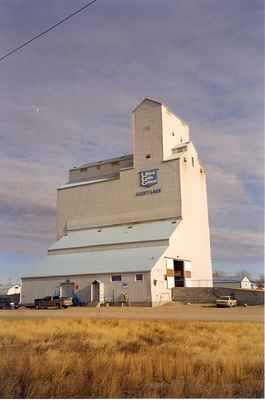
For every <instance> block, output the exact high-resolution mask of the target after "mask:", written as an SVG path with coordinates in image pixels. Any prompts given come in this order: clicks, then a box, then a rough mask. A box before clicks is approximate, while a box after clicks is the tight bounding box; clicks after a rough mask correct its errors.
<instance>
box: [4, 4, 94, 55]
mask: <svg viewBox="0 0 265 400" xmlns="http://www.w3.org/2000/svg"><path fill="white" fill-rule="evenodd" d="M96 1H97V0H92V1H90V2H89V3H87V4H85V5H84V6H83V7H81V8H79V9H78V10H76V11H74V12H72V13H71V14H69V15H67V17H65V18H63V19H61V20H60V21H58V22H56V24H54V25H52V26H50V27H49V28H47V29H45V31H43V32H40V33H38V34H37V35H35V36H33V37H32V38H31V39H29V40H27V41H26V42H24V43H22V44H21V45H19V46H17V47H15V48H14V49H13V50H10V51H9V52H8V53H6V54H4V55H3V56H2V57H0V62H1V61H3V60H5V59H6V58H7V57H9V56H11V55H12V54H14V53H16V52H17V51H19V50H21V49H23V47H26V46H27V45H28V44H30V43H31V42H33V41H34V40H36V39H39V38H40V37H41V36H44V35H46V33H48V32H50V31H52V30H53V29H54V28H57V26H59V25H61V24H63V23H64V22H66V21H68V20H69V19H70V18H73V17H74V16H75V15H77V14H79V13H81V12H82V11H84V10H85V9H86V8H88V7H89V6H91V5H92V4H93V3H95V2H96Z"/></svg>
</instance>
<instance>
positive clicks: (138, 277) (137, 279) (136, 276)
mask: <svg viewBox="0 0 265 400" xmlns="http://www.w3.org/2000/svg"><path fill="white" fill-rule="evenodd" d="M135 280H136V281H143V280H144V276H143V274H136V275H135Z"/></svg>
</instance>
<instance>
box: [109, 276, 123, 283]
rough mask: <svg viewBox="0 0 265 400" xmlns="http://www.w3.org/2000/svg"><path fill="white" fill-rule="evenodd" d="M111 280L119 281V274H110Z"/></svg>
mask: <svg viewBox="0 0 265 400" xmlns="http://www.w3.org/2000/svg"><path fill="white" fill-rule="evenodd" d="M111 280H112V282H121V275H112V276H111Z"/></svg>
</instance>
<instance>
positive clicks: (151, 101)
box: [132, 97, 163, 113]
mask: <svg viewBox="0 0 265 400" xmlns="http://www.w3.org/2000/svg"><path fill="white" fill-rule="evenodd" d="M146 102H149V103H154V104H157V105H159V106H161V105H162V104H163V103H162V102H160V101H157V100H153V99H151V98H150V97H145V98H144V99H143V100H142V101H141V103H139V104H138V105H137V106H136V107H135V108H134V109H133V110H132V112H133V113H134V112H135V111H136V110H137V108H139V107H140V106H141V105H142V104H143V103H146Z"/></svg>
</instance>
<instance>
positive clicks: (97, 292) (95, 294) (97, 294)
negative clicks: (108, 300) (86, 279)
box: [91, 281, 104, 304]
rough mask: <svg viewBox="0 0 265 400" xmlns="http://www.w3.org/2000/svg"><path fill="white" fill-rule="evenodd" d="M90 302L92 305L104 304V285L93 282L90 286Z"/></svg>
mask: <svg viewBox="0 0 265 400" xmlns="http://www.w3.org/2000/svg"><path fill="white" fill-rule="evenodd" d="M91 302H92V303H96V304H97V303H104V283H103V282H99V281H94V282H93V283H92V284H91Z"/></svg>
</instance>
